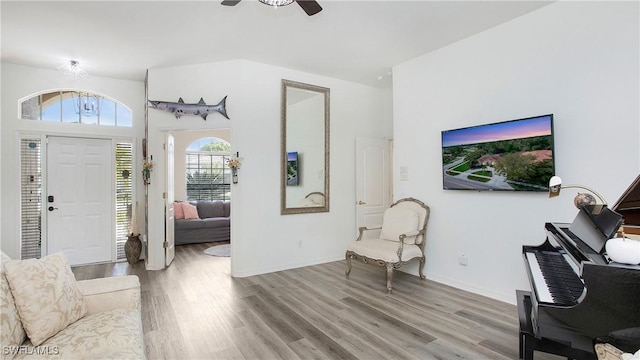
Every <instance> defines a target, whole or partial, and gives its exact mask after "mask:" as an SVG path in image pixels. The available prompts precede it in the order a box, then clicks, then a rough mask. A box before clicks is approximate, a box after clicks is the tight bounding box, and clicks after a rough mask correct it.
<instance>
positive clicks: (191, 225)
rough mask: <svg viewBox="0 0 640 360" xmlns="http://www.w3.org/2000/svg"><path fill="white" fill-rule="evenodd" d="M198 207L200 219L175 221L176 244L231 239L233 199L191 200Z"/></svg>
mask: <svg viewBox="0 0 640 360" xmlns="http://www.w3.org/2000/svg"><path fill="white" fill-rule="evenodd" d="M189 203H191V204H192V205H195V206H196V208H197V209H198V217H199V219H188V220H185V219H180V220H176V221H175V226H174V236H175V244H176V245H184V244H196V243H205V242H212V241H231V201H228V200H226V201H223V200H211V201H189Z"/></svg>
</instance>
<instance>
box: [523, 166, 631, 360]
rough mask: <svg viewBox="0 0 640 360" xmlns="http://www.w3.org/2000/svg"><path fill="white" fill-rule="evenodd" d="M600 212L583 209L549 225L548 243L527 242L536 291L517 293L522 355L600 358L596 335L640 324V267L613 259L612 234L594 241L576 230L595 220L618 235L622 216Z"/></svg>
mask: <svg viewBox="0 0 640 360" xmlns="http://www.w3.org/2000/svg"><path fill="white" fill-rule="evenodd" d="M639 178H640V177H639ZM636 182H638V181H636ZM638 189H639V191H640V187H638ZM636 193H637V191H636ZM600 210H601V209H595V210H594V207H586V208H583V209H581V210H580V211H579V213H578V216H576V220H574V223H572V224H563V223H546V224H545V232H546V235H547V237H546V240H545V241H544V243H543V244H542V245H539V246H523V248H522V256H523V259H524V263H525V267H526V271H527V276H528V278H529V283H530V286H531V290H530V291H522V290H518V291H517V292H516V294H517V301H518V312H519V317H520V358H521V359H525V360H532V359H533V351H534V350H538V351H542V352H547V353H553V354H557V355H561V356H565V357H567V358H570V359H596V356H595V354H594V350H593V340H594V338H596V337H601V336H607V335H608V334H609V333H611V332H614V331H617V330H621V329H627V328H634V327H640V266H638V265H625V264H619V263H615V262H613V261H610V260H609V259H608V257H607V256H606V252H605V246H604V243H605V241H606V239H608V238H609V237H610V235H612V234H605V235H604V236H603V237H602V238H603V239H604V240H602V239H595V240H594V239H593V238H590V237H589V236H587V235H589V234H584V235H583V232H582V231H581V232H579V233H580V235H577V234H576V232H578V231H572V229H574V228H575V227H576V223H579V222H580V221H583V225H584V224H587V223H588V222H589V220H591V221H593V224H592V225H593V228H594V229H593V230H594V231H600V232H602V231H605V232H607V231H609V232H611V231H612V232H613V233H615V231H616V230H617V229H618V227H619V226H620V223H621V222H622V216H620V221H619V222H616V219H615V215H616V214H618V213H616V212H613V211H611V210H608V209H607V208H605V209H604V213H603V214H605V215H604V220H603V218H600V219H598V215H596V216H592V215H593V213H594V212H595V213H597V214H600ZM612 214H613V215H612ZM612 216H614V218H612ZM585 219H586V220H585ZM584 221H586V223H585V222H584ZM607 227H608V228H607ZM612 229H613V230H612ZM588 230H589V229H588ZM639 347H640V344H639Z"/></svg>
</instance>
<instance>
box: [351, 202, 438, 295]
mask: <svg viewBox="0 0 640 360" xmlns="http://www.w3.org/2000/svg"><path fill="white" fill-rule="evenodd" d="M429 213H430V210H429V207H428V206H427V205H425V204H424V203H423V202H422V201H420V200H416V199H414V198H404V199H400V200H398V201H396V202H395V203H394V204H393V205H391V207H390V208H388V209H387V210H385V212H384V215H383V220H382V226H378V227H371V228H367V227H361V228H360V229H359V231H360V233H359V235H358V238H357V239H356V241H354V242H353V243H351V244H350V245H349V246H348V247H347V252H346V254H345V256H346V259H347V266H348V268H347V273H346V275H347V277H348V276H349V273H351V260H352V259H356V260H360V261H362V262H364V263H367V264H375V265H378V266H384V267H386V268H387V290H388V291H389V292H391V281H392V280H393V270H394V269H398V268H400V267H401V266H402V265H404V264H406V263H408V262H409V261H411V260H414V259H417V260H418V261H420V265H419V267H418V271H419V273H420V279H421V280H422V279H424V274H423V273H422V271H423V268H424V261H425V256H424V245H425V236H426V232H427V223H428V222H429ZM368 230H380V238H379V239H364V238H363V235H364V232H365V231H368Z"/></svg>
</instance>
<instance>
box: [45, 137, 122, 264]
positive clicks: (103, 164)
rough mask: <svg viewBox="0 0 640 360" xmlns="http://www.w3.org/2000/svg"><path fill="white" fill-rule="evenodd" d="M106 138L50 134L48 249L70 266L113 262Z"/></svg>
mask: <svg viewBox="0 0 640 360" xmlns="http://www.w3.org/2000/svg"><path fill="white" fill-rule="evenodd" d="M111 146H112V145H111V140H104V139H83V138H65V137H49V138H48V141H47V198H46V199H45V210H46V214H47V254H52V253H55V252H58V251H62V252H64V254H65V256H66V257H67V259H68V260H69V262H70V264H71V265H78V264H90V263H97V262H107V261H114V260H115V259H113V256H114V253H115V252H114V251H113V247H114V246H115V241H113V239H114V236H115V235H114V228H115V227H114V226H113V211H112V207H113V205H112V203H113V191H112V188H113V176H112V174H111V169H112V151H111Z"/></svg>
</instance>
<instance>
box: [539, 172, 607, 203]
mask: <svg viewBox="0 0 640 360" xmlns="http://www.w3.org/2000/svg"><path fill="white" fill-rule="evenodd" d="M572 188H573V189H583V190H587V191H588V192H590V193H591V194H593V195H595V196H596V197H597V198H598V199H599V200H600V201H601V202H602V205H604V206H607V201H606V200H605V199H604V197H602V195H600V194H599V193H598V192H597V191H595V190H593V189H591V188H588V187H586V186H584V185H577V184H570V185H562V179H561V178H560V177H559V176H553V177H551V179H549V197H550V198H552V197H556V196H558V195H560V190H561V189H572ZM591 194H585V193H578V195H576V197H575V198H574V199H573V203H574V205H575V206H576V207H577V208H578V209H580V208H581V207H583V206H585V205H595V204H596V199H595V198H594V197H593V195H591Z"/></svg>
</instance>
